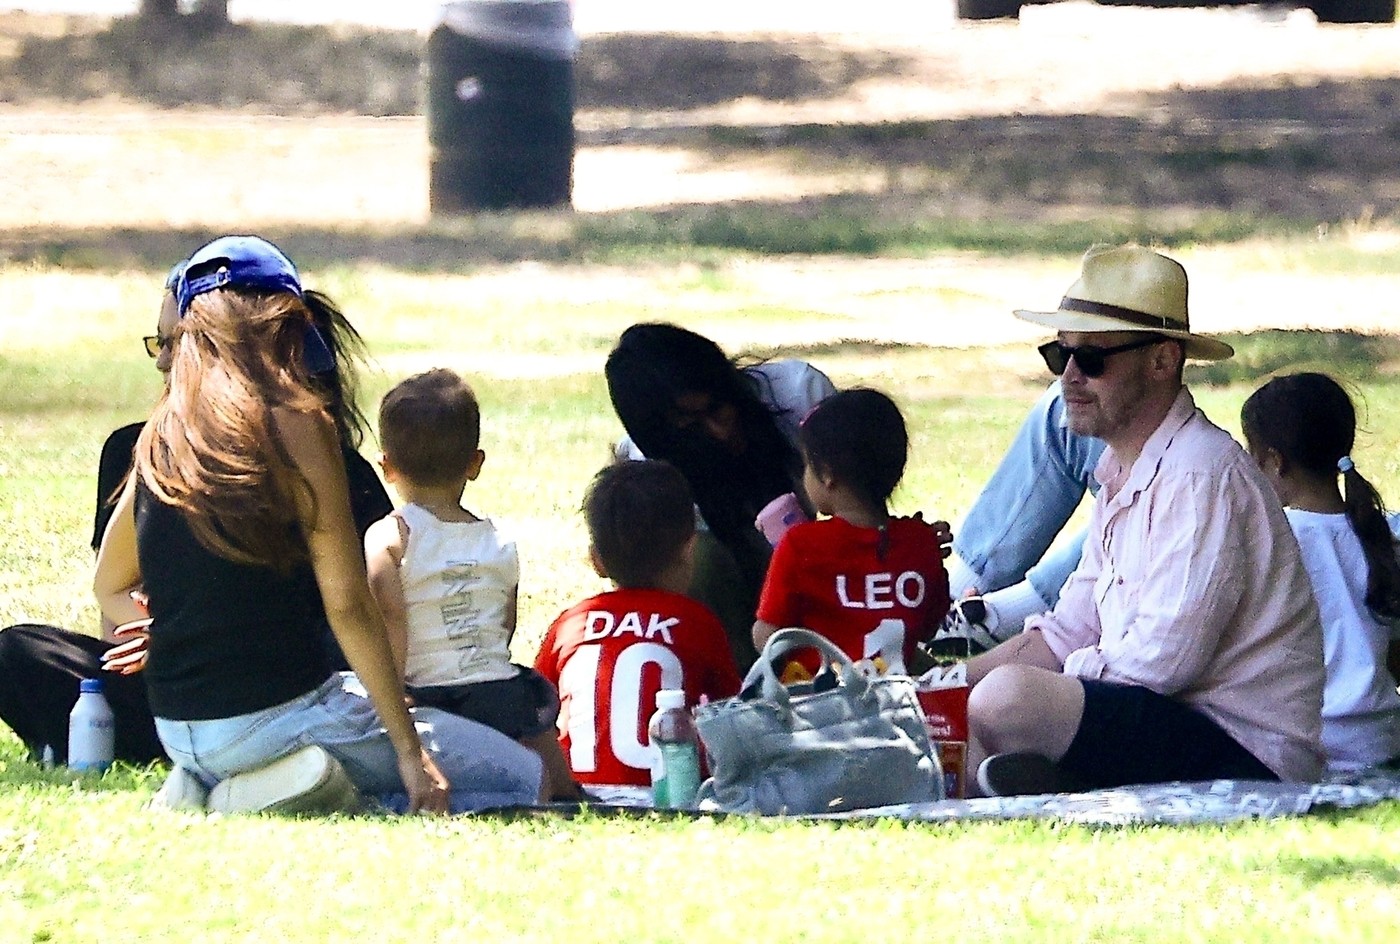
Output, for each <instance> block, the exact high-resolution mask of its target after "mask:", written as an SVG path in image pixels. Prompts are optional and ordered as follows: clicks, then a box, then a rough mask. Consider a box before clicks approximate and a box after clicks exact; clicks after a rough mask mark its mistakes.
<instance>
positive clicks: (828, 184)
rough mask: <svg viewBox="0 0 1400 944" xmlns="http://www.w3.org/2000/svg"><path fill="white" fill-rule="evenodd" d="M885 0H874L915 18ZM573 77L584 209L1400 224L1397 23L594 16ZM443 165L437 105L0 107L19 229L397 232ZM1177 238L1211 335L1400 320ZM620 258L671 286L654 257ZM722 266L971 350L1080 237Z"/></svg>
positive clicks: (1378, 300)
mask: <svg viewBox="0 0 1400 944" xmlns="http://www.w3.org/2000/svg"><path fill="white" fill-rule="evenodd" d="M891 9H892V4H891V2H888V0H882V2H880V3H876V4H875V6H874V7H871V8H870V11H869V12H870V15H871V18H872V19H879V17H880V15H881V14H882V13H883V14H884V15H885V19H886V20H894V23H893V25H898V22H897V19H895V18H892V17H890V16H889V15H888V14H889V13H890V10H891ZM720 12H722V11H720ZM946 12H947V11H946V10H944V13H946ZM881 22H882V23H883V22H885V21H884V20H882V21H881ZM579 76H580V87H579V102H580V108H579V112H578V114H577V120H576V126H577V129H578V132H579V140H580V146H579V149H578V152H577V158H576V173H575V178H576V179H575V206H576V208H577V209H578V210H579V211H582V212H586V213H619V212H626V211H632V210H645V211H651V210H656V209H658V208H684V207H694V206H703V205H706V204H717V203H725V204H741V205H742V204H747V205H752V206H755V207H759V208H765V207H771V208H773V212H777V213H798V214H801V213H811V214H814V215H815V214H820V213H822V212H825V211H826V208H827V207H829V206H839V207H841V208H843V212H844V211H854V212H861V213H866V214H869V215H870V216H871V217H872V218H875V219H880V218H893V219H924V218H927V219H935V220H936V219H947V218H952V219H958V218H964V219H972V220H985V219H998V220H1007V221H1009V222H1011V223H1015V222H1017V221H1028V220H1030V221H1034V220H1045V219H1051V220H1061V221H1064V220H1077V219H1085V218H1091V219H1101V218H1109V219H1113V218H1118V219H1127V220H1132V219H1140V218H1142V217H1143V216H1144V215H1146V214H1155V215H1156V216H1155V217H1154V218H1159V219H1164V220H1166V219H1171V218H1173V217H1174V216H1175V217H1177V218H1180V219H1197V218H1203V217H1209V216H1210V215H1211V214H1220V215H1229V214H1239V215H1241V216H1245V217H1254V216H1261V215H1262V216H1270V215H1273V216H1278V217H1283V218H1290V219H1295V220H1296V219H1304V220H1311V219H1316V220H1317V221H1319V222H1320V223H1321V222H1326V223H1327V224H1328V233H1329V237H1328V238H1329V239H1331V240H1333V241H1345V242H1346V245H1348V246H1349V247H1352V248H1355V247H1357V246H1362V247H1364V248H1367V249H1369V250H1373V251H1375V252H1384V253H1388V254H1391V255H1394V254H1395V253H1396V252H1397V250H1398V249H1400V237H1397V235H1396V233H1397V230H1396V229H1395V225H1394V220H1395V219H1396V218H1397V216H1400V175H1398V174H1397V171H1396V167H1397V156H1400V107H1397V106H1398V105H1400V27H1380V28H1342V27H1318V26H1317V25H1316V24H1315V23H1313V22H1312V21H1311V17H1310V16H1309V15H1308V14H1306V13H1294V14H1292V15H1287V16H1272V15H1260V14H1257V13H1245V12H1241V11H1237V10H1236V11H1230V10H1155V11H1154V10H1139V9H1121V8H1102V7H1097V6H1092V5H1089V4H1085V3H1063V4H1056V5H1053V6H1049V7H1035V8H1029V9H1028V10H1027V11H1026V15H1025V17H1024V18H1023V21H1022V23H1021V24H1019V25H1014V24H987V25H977V26H970V25H961V26H957V27H954V26H953V25H952V24H951V22H950V21H947V20H945V21H943V22H941V23H929V22H923V21H920V22H912V23H910V24H909V28H908V29H906V30H903V31H898V32H891V30H889V29H883V28H882V29H863V30H853V31H850V32H845V33H838V32H832V31H828V32H827V33H825V34H822V35H814V34H813V33H811V32H801V31H792V30H789V31H785V32H773V31H766V30H764V31H755V32H749V33H738V32H734V31H731V32H729V33H725V34H722V35H717V34H706V33H687V32H683V31H682V32H669V33H646V34H615V33H608V32H606V31H602V32H594V33H590V34H589V35H588V36H585V43H584V48H583V51H582V53H581V58H580V62H579ZM428 161H429V152H428V148H427V144H426V130H425V126H424V122H423V120H422V119H421V118H416V117H408V118H379V119H376V118H358V117H313V118H273V117H266V116H260V115H256V114H248V113H228V112H223V111H213V110H190V109H180V110H156V109H153V108H150V107H144V106H141V105H138V104H133V103H130V102H125V101H113V102H102V103H95V104H82V105H64V106H61V107H54V106H25V107H16V106H0V240H3V241H4V242H5V243H6V244H7V245H10V246H15V245H20V244H29V245H31V246H32V245H33V244H35V243H36V242H38V243H44V244H45V245H55V246H64V245H67V244H74V245H78V246H80V247H81V246H85V245H88V244H90V242H91V237H89V236H86V235H84V234H89V233H92V232H94V231H96V232H98V233H102V232H115V231H117V230H122V231H125V232H127V233H128V236H126V237H120V238H130V239H134V240H140V239H146V240H147V241H161V240H164V241H171V240H174V241H175V242H178V241H179V239H180V238H182V237H179V236H178V235H176V236H170V235H168V234H167V231H168V230H171V229H176V230H190V229H196V228H197V229H202V230H212V229H273V230H276V229H278V228H279V227H280V228H285V227H289V226H293V225H295V226H298V227H312V228H319V229H320V230H321V231H323V232H325V233H329V234H334V233H335V232H337V231H340V230H343V231H345V232H354V233H356V234H358V236H357V238H358V239H359V240H360V241H361V242H364V243H372V242H373V239H374V236H373V234H374V233H375V232H377V231H381V230H382V231H384V232H385V233H386V239H389V238H393V239H399V240H402V239H407V238H411V234H412V232H414V231H415V230H416V229H417V228H419V227H421V226H422V225H423V224H424V223H425V221H426V220H427V218H428V214H427V171H428ZM794 208H796V209H794ZM1348 221H1350V222H1348ZM1339 223H1341V224H1342V225H1338V224H1339ZM404 233H408V234H410V235H408V236H405V235H403V234H404ZM387 234H394V235H392V237H391V236H389V235H387ZM113 238H114V239H115V238H118V237H116V236H114V237H113ZM328 238H329V237H328ZM161 245H162V246H164V242H161ZM64 251H70V250H64ZM76 251H78V252H80V253H81V252H84V251H89V250H86V249H79V250H76ZM92 251H100V250H97V249H94V250H92ZM31 255H32V253H31ZM1182 255H1184V256H1185V257H1186V259H1187V262H1188V265H1189V266H1191V268H1192V272H1193V274H1194V278H1195V281H1194V283H1193V287H1194V295H1193V298H1194V299H1195V300H1196V305H1197V308H1196V310H1197V312H1198V313H1199V317H1200V319H1201V323H1202V324H1203V325H1209V326H1210V327H1211V328H1212V329H1213V330H1247V329H1250V328H1255V327H1265V326H1282V325H1288V326H1313V327H1339V326H1342V325H1354V326H1359V327H1365V328H1369V329H1387V330H1393V329H1394V328H1395V327H1396V326H1397V325H1400V273H1397V274H1396V275H1394V276H1390V275H1361V276H1353V275H1338V276H1317V275H1316V274H1315V273H1312V272H1310V271H1308V268H1307V267H1306V266H1302V267H1300V266H1299V264H1298V260H1297V254H1296V253H1292V254H1289V253H1284V254H1282V255H1280V254H1278V253H1273V252H1272V250H1267V249H1265V250H1258V251H1256V250H1254V249H1245V250H1242V251H1239V252H1229V253H1218V252H1217V253H1196V252H1193V251H1191V250H1185V251H1183V253H1182ZM604 274H606V275H607V277H609V278H617V279H620V280H621V281H623V282H628V281H630V282H631V283H632V286H631V288H630V289H628V290H629V291H640V292H645V291H651V290H655V289H654V281H653V280H652V276H651V274H649V273H647V272H646V271H639V272H636V273H626V272H619V271H609V272H607V273H604ZM598 275H599V273H598V272H588V271H581V270H579V269H578V268H577V267H569V268H561V269H546V270H544V271H543V273H540V272H538V271H537V272H536V273H535V274H534V275H533V276H532V283H533V285H534V286H536V287H535V288H534V289H533V290H538V291H545V292H555V291H558V292H563V293H569V292H578V291H579V290H580V289H581V287H582V286H583V285H584V283H585V282H586V281H587V280H589V279H592V278H596V277H597V276H598ZM726 275H727V277H728V278H730V279H732V280H734V281H735V282H736V283H738V284H741V285H743V286H744V287H746V289H747V290H748V291H750V292H751V293H752V295H753V298H754V299H755V304H762V303H763V302H765V301H772V302H774V303H775V304H776V303H781V304H784V305H787V306H795V307H798V308H803V309H806V310H810V311H812V312H814V313H818V314H821V313H826V314H839V315H840V316H841V317H842V318H843V319H844V322H843V323H841V324H840V326H839V327H838V329H833V330H842V331H845V332H846V333H847V336H851V337H861V336H868V335H871V334H877V333H878V334H879V335H880V336H882V337H891V338H894V339H898V340H907V341H916V342H920V343H936V344H946V345H969V344H985V343H995V342H998V341H1010V340H1022V339H1026V338H1029V337H1031V336H1035V335H1036V331H1035V329H1031V328H1028V327H1026V326H1023V325H1021V324H1020V323H1019V322H1015V321H1014V320H1013V319H1010V318H999V319H995V320H988V319H982V318H980V317H979V314H983V313H985V312H987V311H1009V309H1010V308H1012V307H1015V306H1020V305H1028V304H1032V305H1033V304H1037V303H1051V302H1053V300H1054V299H1055V298H1057V297H1058V292H1060V291H1061V290H1062V289H1063V287H1064V286H1063V283H1064V282H1065V280H1066V276H1067V273H1066V271H1065V264H1064V262H1063V261H1062V260H1048V261H1045V262H1040V261H1035V260H1030V261H1028V260H1024V259H1021V260H1014V261H1011V262H995V261H993V262H988V261H986V260H980V261H977V262H976V263H975V264H974V263H973V262H972V257H969V256H964V255H960V254H956V253H949V254H943V255H940V256H938V257H936V258H933V259H928V260H918V261H909V260H899V259H881V260H868V259H850V258H841V259H821V260H804V259H792V258H779V259H762V260H750V261H739V262H733V263H730V264H729V265H728V271H727V273H726ZM517 281H518V280H517ZM662 281H663V282H664V280H662ZM755 340H756V341H758V342H761V340H762V339H755Z"/></svg>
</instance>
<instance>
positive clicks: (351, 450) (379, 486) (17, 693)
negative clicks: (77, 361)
mask: <svg viewBox="0 0 1400 944" xmlns="http://www.w3.org/2000/svg"><path fill="white" fill-rule="evenodd" d="M184 267H185V262H184V260H181V261H180V262H179V263H178V264H177V265H175V266H174V267H173V268H172V269H171V270H170V273H169V275H168V276H167V278H166V281H165V291H164V293H163V294H162V296H161V306H160V317H159V319H158V321H157V323H156V333H155V334H153V335H147V336H146V337H144V338H142V349H143V351H144V352H145V354H146V355H148V356H149V357H150V358H151V359H152V362H153V363H154V365H155V367H156V369H157V370H158V371H159V372H160V373H161V375H162V377H165V376H166V375H168V374H169V372H170V361H171V356H172V353H173V339H174V335H175V330H176V328H178V327H179V323H180V315H179V305H178V302H177V300H176V297H175V290H176V288H177V286H178V285H179V280H180V274H181V273H182V272H183V271H184ZM302 300H303V301H304V302H305V303H306V306H307V308H308V309H310V310H311V313H312V316H313V321H314V323H315V325H316V328H317V330H318V332H319V333H320V335H321V336H322V339H323V340H324V341H325V342H326V343H327V345H328V346H329V349H330V357H329V358H328V359H327V362H326V363H327V364H329V367H328V368H327V369H324V370H319V371H318V372H317V373H316V374H315V377H314V379H315V382H316V383H317V384H319V385H320V386H321V387H322V388H324V391H325V393H326V396H327V398H328V410H329V411H330V414H331V417H332V419H333V420H334V421H335V426H336V429H337V430H338V432H339V438H340V446H341V454H342V457H343V458H344V460H345V473H346V476H347V478H348V480H349V483H350V504H351V511H352V515H353V518H354V522H355V530H356V531H357V532H358V534H359V535H360V536H361V537H363V535H364V532H365V531H366V529H368V528H369V526H370V525H371V524H373V523H374V522H375V521H378V520H379V519H380V518H383V517H384V516H385V515H387V514H388V513H389V512H391V511H392V510H393V503H392V502H391V501H390V500H389V495H388V492H386V491H385V490H384V484H383V482H381V481H380V479H379V475H378V474H377V473H376V472H375V470H374V467H373V466H372V465H370V463H369V462H367V461H366V460H365V459H364V457H363V456H361V455H360V453H359V446H360V443H361V442H362V441H363V438H364V431H365V430H366V429H367V428H368V423H367V422H366V420H365V418H364V416H363V414H362V413H361V412H360V410H359V408H358V406H357V404H356V399H357V398H356V377H357V370H358V365H359V363H360V362H361V361H362V360H363V356H364V349H365V346H364V341H363V340H362V339H361V338H360V335H359V332H357V331H356V330H355V328H354V326H353V325H352V324H351V323H350V321H349V319H347V318H346V317H345V315H344V314H343V313H342V312H341V311H340V309H339V307H338V306H337V305H336V304H335V302H334V301H333V300H332V299H330V298H329V297H328V296H326V295H325V294H323V293H321V292H317V291H313V290H311V289H306V290H304V291H303V293H302ZM145 425H146V424H145V421H144V420H142V421H140V422H136V423H129V424H127V425H125V426H121V427H119V428H117V429H115V430H113V431H112V432H111V433H110V434H109V435H108V436H107V439H106V440H105V441H104V442H103V444H102V452H101V459H100V461H99V464H98V469H97V490H96V491H97V501H96V506H95V508H96V511H95V514H94V516H93V531H92V549H93V551H96V550H97V549H98V547H99V546H100V544H101V542H102V535H103V533H104V532H105V531H106V530H107V522H108V520H109V519H110V518H111V515H112V508H113V504H114V502H115V500H116V497H117V495H118V494H119V493H120V491H121V488H122V485H123V483H124V482H125V481H126V478H127V474H128V473H129V472H130V470H131V458H132V451H133V449H134V448H135V445H136V439H137V437H138V436H139V435H140V434H141V429H142V427H144V426H145ZM319 621H320V623H321V624H322V633H321V635H322V640H323V644H324V648H325V656H326V662H327V671H328V672H329V671H332V670H342V669H347V668H348V667H349V666H348V664H347V663H346V661H345V656H344V654H343V653H341V651H340V648H339V646H338V644H337V643H336V642H335V637H334V635H333V634H332V633H331V631H330V627H329V626H328V625H326V622H325V617H324V615H322V616H321V617H320V618H319ZM103 622H104V625H103V627H102V635H101V636H91V635H88V634H86V633H81V632H74V631H72V630H67V629H64V628H62V627H59V626H53V625H49V624H44V623H18V624H16V625H13V626H8V627H6V628H4V629H3V630H0V722H3V723H4V724H6V725H8V726H9V727H10V728H11V729H12V730H13V731H14V732H15V733H16V734H17V735H18V736H19V738H20V740H21V741H23V742H24V745H25V747H27V748H28V749H29V752H30V753H31V755H32V756H33V758H34V759H35V760H36V761H37V760H40V759H41V758H44V757H49V756H52V757H53V759H54V761H55V763H59V764H62V763H66V762H67V737H68V714H69V712H70V711H72V710H73V705H74V703H75V702H76V701H77V698H78V687H79V683H80V682H81V681H82V680H83V679H86V678H97V677H103V678H104V679H105V684H104V686H103V693H104V694H105V695H106V697H107V701H108V702H109V703H110V704H111V707H112V713H113V722H114V728H115V734H116V750H115V754H116V759H117V760H120V761H124V762H126V763H129V764H137V765H142V764H149V763H151V762H154V761H164V760H166V755H165V749H164V748H163V747H162V746H161V743H160V739H159V738H158V737H157V736H156V728H155V720H154V719H153V718H152V717H151V708H150V704H149V702H148V700H147V698H146V682H145V679H144V678H143V677H142V676H141V675H140V674H138V673H139V672H140V670H141V669H142V668H143V667H144V664H145V658H146V642H147V638H148V637H147V634H146V632H145V631H144V630H143V629H141V628H139V627H136V626H127V627H124V628H122V631H121V632H120V633H118V632H116V630H117V629H118V627H116V626H114V625H113V624H112V623H111V622H110V621H106V620H104V621H103ZM114 644H116V645H115V646H114ZM163 798H164V794H163V793H162V794H161V796H160V797H159V798H158V799H163Z"/></svg>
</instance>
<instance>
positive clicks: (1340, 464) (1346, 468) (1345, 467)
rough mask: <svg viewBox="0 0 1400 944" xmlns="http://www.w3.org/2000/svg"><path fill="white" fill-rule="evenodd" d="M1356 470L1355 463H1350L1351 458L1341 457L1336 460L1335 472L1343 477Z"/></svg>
mask: <svg viewBox="0 0 1400 944" xmlns="http://www.w3.org/2000/svg"><path fill="white" fill-rule="evenodd" d="M1354 468H1356V463H1354V462H1352V461H1351V456H1342V457H1341V458H1340V459H1338V460H1337V471H1338V472H1341V473H1342V474H1343V475H1345V474H1346V473H1348V472H1350V471H1351V470H1352V469H1354Z"/></svg>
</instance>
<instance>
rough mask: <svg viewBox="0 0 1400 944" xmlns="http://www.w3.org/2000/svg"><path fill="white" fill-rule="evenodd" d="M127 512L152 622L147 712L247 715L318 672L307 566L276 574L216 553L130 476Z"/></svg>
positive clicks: (198, 717)
mask: <svg viewBox="0 0 1400 944" xmlns="http://www.w3.org/2000/svg"><path fill="white" fill-rule="evenodd" d="M135 512H136V546H137V555H138V557H139V559H140V563H141V576H142V579H143V581H144V582H145V590H146V593H147V594H148V595H149V596H150V601H151V602H150V607H151V617H152V619H153V620H154V622H153V623H152V626H151V641H150V648H149V653H150V660H149V662H148V663H147V665H146V669H145V671H144V672H143V673H142V674H144V675H145V677H146V686H147V690H148V692H149V695H150V702H151V711H152V713H153V714H154V715H155V716H156V717H158V718H168V719H171V720H174V721H203V720H209V719H213V718H228V717H232V716H234V715H242V714H247V713H249V712H252V711H260V710H262V709H264V708H270V707H272V706H274V705H279V704H281V703H283V702H285V701H289V700H291V699H293V698H296V697H297V696H298V695H302V694H305V693H306V692H309V691H311V690H312V689H314V688H316V687H317V686H318V685H320V684H321V683H322V682H324V681H325V680H326V678H327V676H328V674H329V670H328V667H327V664H326V658H325V651H324V649H323V646H322V632H323V627H324V624H325V612H324V610H323V609H322V606H321V595H320V592H319V590H318V588H317V586H316V579H315V576H314V574H313V573H312V571H311V567H310V565H309V564H304V565H301V566H299V567H298V568H296V569H295V570H293V571H291V572H290V573H289V574H286V575H283V574H279V573H277V572H276V571H275V570H272V569H271V568H268V567H255V566H249V565H246V564H237V563H234V562H233V561H229V560H226V559H224V558H222V557H219V556H217V555H216V554H214V553H213V552H211V551H209V550H206V549H205V548H204V547H203V546H202V545H201V544H200V543H199V542H198V541H197V540H196V539H195V536H194V532H193V531H191V530H190V527H189V524H188V523H187V522H186V520H185V517H184V514H183V513H182V512H180V510H179V509H177V508H175V507H173V506H171V505H165V504H162V503H161V502H160V501H159V500H157V499H156V497H155V496H154V495H152V494H151V493H150V491H149V490H147V489H146V487H145V486H144V485H142V484H139V483H138V485H137V489H136V508H135Z"/></svg>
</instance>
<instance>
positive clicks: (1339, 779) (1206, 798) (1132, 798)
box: [590, 771, 1400, 826]
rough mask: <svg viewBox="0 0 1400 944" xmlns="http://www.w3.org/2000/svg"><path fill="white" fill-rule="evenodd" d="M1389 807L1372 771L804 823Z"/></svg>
mask: <svg viewBox="0 0 1400 944" xmlns="http://www.w3.org/2000/svg"><path fill="white" fill-rule="evenodd" d="M590 789H592V790H593V792H594V793H595V795H596V796H597V797H598V800H599V805H598V810H599V812H604V811H605V810H607V809H608V808H610V807H611V808H613V809H614V810H618V811H621V810H631V811H633V812H638V811H641V810H645V809H648V808H650V806H651V796H650V791H648V790H645V789H641V788H636V787H601V788H590ZM1385 800H1400V773H1397V772H1394V771H1372V772H1365V773H1360V774H1351V775H1345V776H1336V777H1332V778H1329V779H1328V780H1326V781H1324V782H1323V783H1276V782H1271V781H1263V780H1209V781H1203V782H1199V783H1162V784H1149V785H1145V786H1136V787H1119V788H1116V789H1112V790H1090V791H1088V792H1085V793H1051V794H1042V795H1039V796H1021V797H982V798H978V799H973V800H941V801H939V802H937V803H906V804H900V805H898V806H882V807H876V808H874V809H867V810H854V811H851V812H845V813H829V814H819V815H817V816H816V817H806V818H816V819H832V820H860V819H878V818H893V819H904V820H922V821H928V822H941V821H953V820H964V821H973V820H983V821H985V820H1013V819H1020V820H1024V819H1055V820H1062V821H1067V822H1074V823H1087V824H1094V825H1103V826H1127V825H1133V824H1150V823H1160V824H1168V823H1170V824H1191V823H1228V822H1235V821H1238V820H1245V819H1261V818H1265V817H1276V816H1303V815H1306V814H1309V813H1317V812H1322V811H1326V810H1346V809H1355V808H1357V807H1363V806H1370V805H1372V804H1375V803H1380V802H1383V801H1385ZM699 815H704V814H699Z"/></svg>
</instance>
